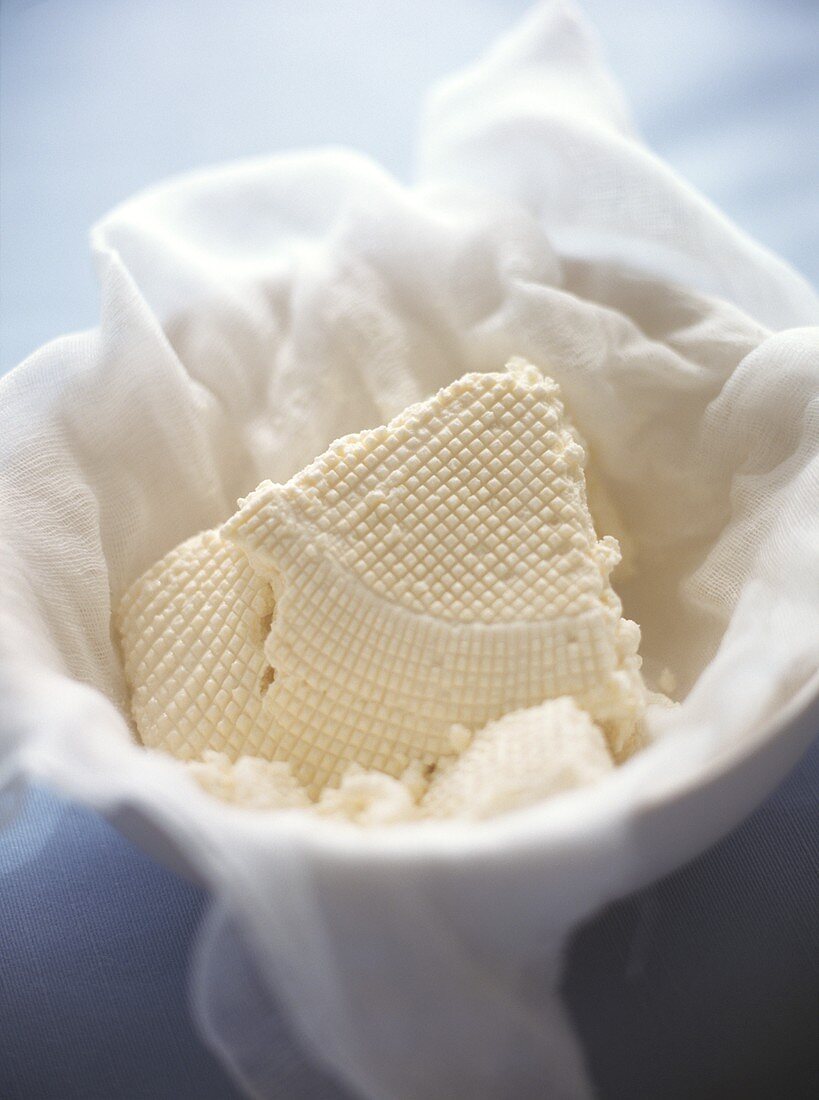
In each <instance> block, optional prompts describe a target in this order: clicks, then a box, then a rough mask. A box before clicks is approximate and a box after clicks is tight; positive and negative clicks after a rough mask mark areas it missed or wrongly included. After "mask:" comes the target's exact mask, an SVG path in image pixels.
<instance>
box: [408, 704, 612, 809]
mask: <svg viewBox="0 0 819 1100" xmlns="http://www.w3.org/2000/svg"><path fill="white" fill-rule="evenodd" d="M613 767H614V761H613V760H612V757H611V753H610V752H609V748H608V745H607V744H606V738H605V736H604V734H603V731H602V730H601V729H600V727H599V726H597V725H595V723H594V722H593V721H592V720H591V718H590V717H589V715H588V714H586V712H585V711H583V710H581V709H580V707H578V705H577V704H576V703H575V701H574V700H573V699H569V698H566V697H564V698H561V699H552V700H550V701H549V702H546V703H542V704H541V705H540V706H538V707H531V708H529V709H528V710H521V711H517V712H516V713H513V714H506V715H504V717H503V718H499V719H498V720H497V721H496V722H490V723H489V725H488V726H486V727H485V728H484V729H482V730H479V731H478V732H477V733H476V734H475V735H474V737H473V739H472V742H471V744H470V745H469V746H468V747H467V748H466V749H465V750H464V751H463V752H462V753H461V755H460V756H459V757H457V758H456V759H454V760H452V761H450V762H446V763H444V764H443V765H442V766H441V768H440V769H439V771H438V772H437V773H436V774H435V776H434V777H433V779H432V782H431V783H430V786H429V789H428V791H427V792H426V794H425V795H424V798H423V799H422V801H421V812H422V813H423V814H424V816H428V817H436V818H437V817H456V818H469V819H480V818H487V817H492V816H494V815H495V814H500V813H505V812H506V811H508V810H515V809H519V808H521V807H523V806H529V805H531V804H532V803H534V802H539V801H541V800H542V799H544V798H548V797H549V796H551V795H554V794H557V793H559V792H560V791H566V790H569V789H571V788H572V787H580V786H583V785H585V784H587V783H593V782H595V781H596V780H598V779H602V777H603V776H604V775H605V774H606V773H607V772H609V771H611V769H612V768H613Z"/></svg>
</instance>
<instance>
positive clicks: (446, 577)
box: [212, 361, 645, 797]
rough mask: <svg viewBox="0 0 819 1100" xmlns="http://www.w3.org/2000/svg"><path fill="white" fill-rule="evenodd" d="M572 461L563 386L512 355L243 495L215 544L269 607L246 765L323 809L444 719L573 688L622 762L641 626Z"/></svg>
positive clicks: (436, 745) (401, 760)
mask: <svg viewBox="0 0 819 1100" xmlns="http://www.w3.org/2000/svg"><path fill="white" fill-rule="evenodd" d="M583 463H584V451H583V447H582V446H581V445H580V444H579V442H578V440H577V438H576V436H575V434H574V433H573V430H572V428H571V426H570V425H569V424H568V422H567V420H566V416H565V412H564V408H563V405H562V402H561V400H560V395H559V391H558V387H557V385H556V384H555V383H554V382H552V381H551V380H549V379H546V378H544V377H543V376H542V375H541V374H540V373H539V372H538V371H537V370H536V369H535V368H534V367H532V366H530V365H528V364H524V363H522V362H521V361H514V362H513V363H512V364H511V365H510V368H509V369H507V370H506V371H504V372H499V373H489V374H468V375H465V376H464V377H462V378H460V379H458V380H457V381H456V382H454V383H453V384H452V385H450V386H448V387H447V388H446V389H443V390H441V391H440V392H439V393H438V394H436V395H435V396H434V397H432V398H430V399H429V400H428V401H425V402H423V403H420V404H418V405H414V406H412V407H411V408H409V409H407V410H405V412H403V413H402V414H400V415H399V416H398V417H396V418H395V419H394V420H393V421H391V422H390V423H389V424H388V425H386V426H385V427H381V428H376V429H373V430H368V431H363V432H360V433H358V434H356V435H351V436H347V437H345V438H343V439H340V440H338V441H337V442H336V443H334V444H333V445H332V446H331V447H330V448H329V450H328V451H326V452H325V453H324V454H323V455H321V456H320V457H319V458H317V459H316V460H315V461H314V462H313V463H311V464H310V465H309V466H307V467H306V468H305V469H304V470H302V471H301V472H300V473H298V474H296V476H295V477H293V478H292V479H291V480H290V481H289V482H287V483H286V484H284V485H279V484H273V483H271V482H264V483H262V485H260V486H259V488H258V489H257V490H255V491H254V492H253V493H252V494H251V495H250V496H249V497H248V498H247V499H246V500H244V501H242V502H240V505H241V506H240V509H239V511H238V512H237V513H236V515H235V516H233V517H232V518H231V519H230V520H229V521H228V522H227V523H226V524H225V525H224V527H223V528H222V529H221V535H222V537H223V538H224V540H225V541H226V542H227V543H228V544H229V545H230V546H231V547H232V548H233V550H234V553H239V554H245V555H247V558H248V561H249V563H250V568H251V571H252V572H253V574H254V575H255V577H256V578H257V579H258V583H259V584H260V586H261V585H262V584H263V583H264V582H267V583H269V584H271V585H272V587H273V591H274V595H275V604H276V607H275V614H274V617H273V621H272V624H271V629H270V632H269V634H268V636H267V638H266V640H265V642H264V646H263V649H264V658H265V660H266V661H267V663H268V666H269V671H268V673H267V685H266V691H265V693H264V696H263V701H262V705H261V706H262V712H263V714H264V716H265V721H266V728H267V731H268V735H267V738H266V740H265V741H264V742H263V744H261V745H260V747H259V749H258V751H259V753H260V754H261V755H264V756H266V757H268V758H269V759H275V760H284V761H288V762H289V763H290V764H291V766H292V769H293V774H294V775H295V777H296V779H297V780H298V781H299V782H300V783H302V784H303V785H304V786H305V787H307V789H308V790H309V792H310V794H311V796H312V797H316V796H317V794H318V793H319V792H320V791H321V790H322V789H323V788H324V787H325V786H326V785H328V784H333V785H334V784H337V783H338V782H339V781H340V779H341V777H342V775H343V773H344V771H345V770H346V769H347V767H348V765H349V764H350V763H355V764H358V765H360V766H361V767H363V768H366V769H376V770H378V771H382V772H384V773H386V774H387V775H390V776H396V777H397V776H399V775H401V774H402V773H403V772H404V770H405V769H406V767H407V766H408V764H410V763H411V762H413V761H419V762H420V763H421V764H422V765H428V766H430V765H434V764H435V763H437V761H438V760H439V759H440V758H441V756H442V755H445V754H446V753H447V752H449V751H450V746H449V730H450V728H451V727H452V725H453V724H460V725H463V726H466V727H467V728H468V729H469V730H477V729H480V728H482V727H483V726H485V725H486V724H487V723H488V722H491V721H493V720H496V719H498V718H500V717H501V716H502V715H504V714H506V713H508V712H510V711H516V710H520V709H523V708H528V707H532V706H535V705H537V704H539V703H542V702H543V701H544V700H547V699H554V698H557V697H559V696H565V695H569V696H572V697H574V698H575V699H576V700H577V701H578V704H579V705H580V706H581V707H583V708H584V709H586V710H587V711H588V712H589V714H590V715H591V716H592V717H593V718H594V719H595V720H596V721H598V722H599V723H600V724H601V725H602V726H603V727H604V729H605V730H606V733H607V735H608V737H609V740H610V743H611V745H612V748H613V751H614V752H615V754H616V755H617V756H624V755H627V754H628V752H629V751H631V749H632V748H633V747H634V746H635V745H636V743H637V741H638V739H639V722H640V714H641V708H642V706H643V700H644V695H645V689H644V687H643V684H642V679H641V677H640V673H639V665H640V660H639V657H638V656H637V646H638V643H639V629H638V628H637V627H636V625H635V624H633V623H629V622H628V621H627V620H624V619H623V618H622V614H621V605H620V602H619V600H618V598H617V596H616V595H615V593H614V591H613V590H612V588H611V585H610V583H609V579H608V578H609V573H610V571H611V569H612V568H613V566H614V565H615V564H616V563H617V561H618V560H619V554H618V549H617V543H616V542H615V540H613V539H611V538H603V539H601V540H598V538H597V536H596V534H595V530H594V526H593V523H592V519H591V516H590V514H589V509H588V506H587V502H586V492H585V485H584V476H583ZM234 560H237V559H234ZM260 590H261V589H260ZM254 669H255V671H256V672H258V666H257V665H254ZM242 698H245V696H242ZM238 709H239V712H241V701H240V702H239V704H238ZM235 714H236V712H235V711H234V716H235ZM259 723H261V724H262V725H264V722H263V721H262V720H261V718H260V716H259V712H258V707H257V705H256V702H255V700H254V704H253V708H252V716H251V717H250V720H249V722H247V723H246V726H247V727H248V728H252V729H254V730H255V729H256V728H257V726H258V724H259ZM212 747H214V748H221V747H222V746H221V745H220V744H215V745H212Z"/></svg>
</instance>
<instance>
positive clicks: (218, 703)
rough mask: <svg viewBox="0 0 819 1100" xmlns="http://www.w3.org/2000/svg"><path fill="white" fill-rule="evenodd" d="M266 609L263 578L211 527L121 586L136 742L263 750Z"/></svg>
mask: <svg viewBox="0 0 819 1100" xmlns="http://www.w3.org/2000/svg"><path fill="white" fill-rule="evenodd" d="M273 611H274V599H273V591H272V589H271V586H270V583H269V581H268V580H266V579H264V578H263V577H262V576H260V575H259V573H258V572H257V571H256V570H254V569H253V568H252V567H251V565H250V563H249V562H248V560H247V556H246V555H245V554H244V553H243V552H242V551H241V550H239V549H238V548H237V547H236V546H233V545H231V544H230V543H227V542H225V541H224V540H223V539H221V538H220V536H219V534H218V532H216V531H206V532H204V533H203V534H200V535H196V536H194V537H193V538H191V539H188V540H187V541H186V542H184V543H182V545H181V546H178V547H176V549H174V550H172V551H171V552H170V553H169V554H166V556H165V557H164V558H162V560H161V561H159V562H157V563H156V565H154V566H153V567H152V568H151V569H149V570H148V572H147V573H145V574H144V575H143V576H142V577H140V578H139V580H138V581H137V582H136V583H135V584H133V585H132V586H131V588H130V589H129V590H128V592H126V594H125V596H124V597H123V599H122V601H121V604H120V608H119V612H118V626H119V633H120V638H121V643H122V653H123V658H124V663H125V675H126V678H127V680H128V683H129V685H130V688H131V710H132V714H133V717H134V721H135V722H136V726H137V730H138V732H139V735H140V737H141V738H142V741H143V743H144V744H145V745H147V746H149V747H151V748H160V749H164V750H165V751H167V752H171V753H173V755H174V756H178V757H180V758H182V759H186V760H189V759H195V758H199V757H201V756H202V754H203V752H204V751H205V750H206V749H213V750H217V751H220V752H225V753H227V754H228V756H229V757H230V758H231V759H236V758H237V757H238V756H240V755H242V754H247V755H256V756H267V755H268V754H269V746H270V743H271V738H270V715H269V713H268V712H267V711H265V710H264V708H263V701H264V693H265V690H266V688H267V682H268V678H269V676H270V675H271V673H270V668H269V666H268V663H267V661H266V659H265V656H264V649H263V642H264V638H265V637H266V635H267V634H268V632H269V630H270V623H271V620H272V616H273Z"/></svg>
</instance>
